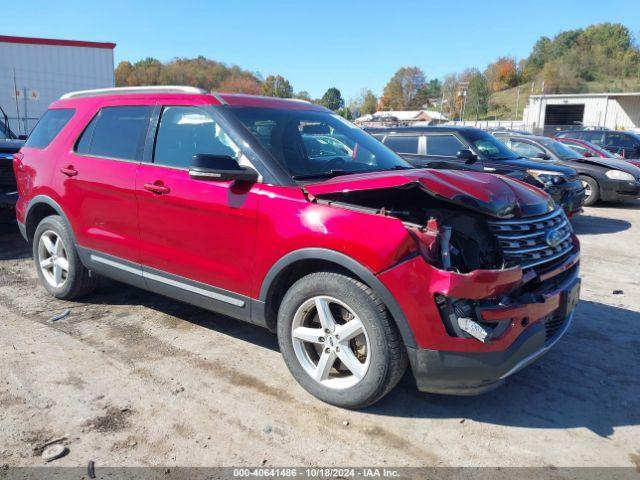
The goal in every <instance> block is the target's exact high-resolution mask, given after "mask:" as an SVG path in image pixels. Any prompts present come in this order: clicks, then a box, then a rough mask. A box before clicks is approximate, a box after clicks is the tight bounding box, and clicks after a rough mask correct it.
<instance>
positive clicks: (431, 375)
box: [407, 312, 573, 395]
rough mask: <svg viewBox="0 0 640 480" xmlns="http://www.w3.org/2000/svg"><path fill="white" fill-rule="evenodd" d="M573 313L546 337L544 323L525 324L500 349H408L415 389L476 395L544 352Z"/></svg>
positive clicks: (500, 382)
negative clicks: (458, 350) (480, 350)
mask: <svg viewBox="0 0 640 480" xmlns="http://www.w3.org/2000/svg"><path fill="white" fill-rule="evenodd" d="M572 320H573V312H571V313H570V314H569V315H567V316H566V317H565V318H563V319H562V327H561V329H560V330H559V331H558V333H557V334H555V335H554V336H553V338H552V339H550V340H547V339H546V338H547V334H546V330H547V329H546V328H545V322H543V321H540V322H536V323H535V324H534V325H532V326H531V327H529V328H528V329H527V330H526V331H525V332H524V333H522V335H520V336H519V337H518V338H517V339H516V341H515V342H514V343H513V344H511V346H510V347H509V348H507V349H506V350H504V351H501V352H487V353H477V352H476V353H464V352H443V351H438V350H429V349H418V348H409V349H407V351H408V354H409V361H410V363H411V369H412V371H413V375H414V377H415V379H416V384H417V386H418V390H420V391H422V392H428V393H439V394H447V395H478V394H481V393H485V392H488V391H490V390H493V389H494V388H497V387H499V386H500V385H502V384H503V383H504V381H505V380H506V378H507V377H509V376H511V375H513V374H514V373H516V372H518V371H520V370H522V369H523V368H525V367H526V366H527V365H530V364H531V363H533V362H535V361H536V360H537V359H538V358H540V357H541V356H542V355H544V354H545V353H547V352H548V351H549V350H550V349H551V348H552V347H553V346H554V345H555V344H556V343H557V342H558V340H560V339H561V338H562V336H563V335H564V334H565V333H566V331H567V330H568V329H569V327H570V326H571V322H572Z"/></svg>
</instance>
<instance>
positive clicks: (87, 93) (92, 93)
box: [60, 85, 210, 100]
mask: <svg viewBox="0 0 640 480" xmlns="http://www.w3.org/2000/svg"><path fill="white" fill-rule="evenodd" d="M131 93H191V94H202V93H210V92H208V91H206V90H204V89H202V88H198V87H185V86H180V85H156V86H149V87H116V88H97V89H95V90H79V91H77V92H69V93H65V94H64V95H62V96H61V97H60V100H65V99H68V98H81V97H96V96H98V95H127V94H131Z"/></svg>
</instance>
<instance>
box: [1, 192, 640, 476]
mask: <svg viewBox="0 0 640 480" xmlns="http://www.w3.org/2000/svg"><path fill="white" fill-rule="evenodd" d="M638 225H640V203H631V204H626V205H623V206H607V207H598V208H588V209H586V211H585V213H584V215H583V216H581V217H580V218H578V219H577V220H576V221H575V222H574V226H575V228H576V231H577V232H578V234H579V236H580V239H581V241H582V247H583V256H582V277H583V294H582V300H581V302H580V304H579V306H578V309H577V314H576V317H575V322H574V325H573V327H572V328H571V329H570V331H569V332H568V333H567V335H566V337H565V338H564V339H563V340H562V341H560V342H559V343H558V345H556V348H555V349H554V350H552V351H551V352H550V353H548V354H547V355H546V356H545V357H544V358H543V359H542V360H541V361H539V362H538V363H537V364H535V365H533V366H531V367H529V368H527V369H526V370H524V371H522V372H520V374H518V375H516V376H515V377H512V378H511V379H510V381H509V382H508V383H507V385H506V386H505V387H504V388H500V389H498V390H495V391H493V392H491V393H488V394H486V395H483V396H479V397H447V396H435V395H425V394H421V393H419V392H417V391H416V390H415V388H414V386H413V384H412V379H411V377H410V376H407V377H405V379H404V380H403V381H402V382H401V384H400V386H399V387H398V388H396V390H394V392H392V393H391V394H390V395H389V396H387V397H386V398H385V399H384V400H383V401H381V402H380V403H378V404H377V405H375V406H373V407H371V408H369V409H367V410H365V411H361V412H351V411H346V410H340V409H337V408H334V407H330V406H328V405H325V404H323V403H321V402H319V401H317V400H315V399H314V398H312V397H311V396H310V395H308V394H307V393H306V392H305V391H303V390H302V389H301V388H300V387H298V385H297V384H296V383H295V382H294V380H293V379H292V377H291V376H290V375H289V373H288V371H287V369H286V367H285V365H284V363H283V361H282V359H281V358H280V354H279V353H278V348H277V342H276V338H275V336H273V335H271V334H270V333H268V332H267V331H265V330H262V329H260V328H258V327H254V326H251V325H248V324H243V323H240V322H236V321H234V320H231V319H228V318H225V317H221V316H217V315H213V314H210V313H207V312H204V311H202V310H198V309H196V308H193V307H190V306H187V305H184V304H180V303H178V302H174V301H172V300H169V299H165V298H163V297H159V296H157V295H154V294H151V293H147V292H144V291H141V290H137V289H135V288H131V287H128V286H125V285H121V284H117V283H115V282H110V281H106V280H105V281H104V282H103V284H102V285H101V287H100V289H99V290H98V291H97V292H96V293H95V294H94V295H92V296H91V297H89V298H86V299H83V300H82V301H81V302H76V303H73V302H64V301H58V300H55V299H53V298H52V297H49V296H48V295H46V294H45V291H44V289H43V288H41V287H40V286H39V285H38V282H37V277H36V273H35V269H34V267H33V265H32V262H31V258H30V254H29V251H28V249H27V248H26V245H25V243H24V242H23V240H22V238H21V237H20V236H19V234H18V233H17V230H14V229H13V228H4V229H3V232H2V233H1V234H0V405H1V408H0V465H2V464H8V465H10V466H31V465H42V464H43V460H42V459H41V458H40V456H39V453H40V450H41V447H42V445H43V444H44V443H46V442H47V441H49V440H51V439H54V438H57V437H66V440H65V444H66V445H67V446H68V448H69V450H70V453H69V454H68V455H67V456H66V457H64V458H61V459H59V460H56V461H55V462H53V464H55V465H57V466H86V465H87V462H88V461H89V460H94V461H95V462H96V464H97V465H109V466H122V465H126V466H134V465H141V466H142V465H144V466H147V465H149V466H151V465H153V466H171V465H180V466H222V465H223V466H229V465H237V466H240V465H248V466H256V465H266V466H273V465H277V466H294V465H295V466H306V465H323V466H358V465H360V466H366V465H379V466H384V465H389V466H432V465H442V466H471V465H473V466H482V465H491V466H509V465H523V466H524V465H526V466H558V467H559V466H592V465H599V466H626V467H631V466H634V465H635V466H636V467H637V468H639V469H640V375H639V373H638V368H639V366H640V333H639V332H638V330H639V327H640V295H638V288H639V286H640V269H639V268H638V265H639V263H640V229H639V228H638ZM614 290H622V291H623V292H624V293H622V294H613V291H614ZM66 308H69V309H70V311H71V313H70V315H69V316H67V317H66V318H64V319H62V320H59V321H56V322H50V321H49V319H50V318H51V317H53V316H54V315H56V314H58V313H60V312H61V311H63V310H64V309H66Z"/></svg>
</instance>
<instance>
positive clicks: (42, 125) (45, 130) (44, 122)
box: [25, 108, 75, 148]
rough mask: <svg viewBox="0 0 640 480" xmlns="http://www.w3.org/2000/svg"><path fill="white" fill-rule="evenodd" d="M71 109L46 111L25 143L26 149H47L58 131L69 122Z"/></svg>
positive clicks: (72, 112)
mask: <svg viewBox="0 0 640 480" xmlns="http://www.w3.org/2000/svg"><path fill="white" fill-rule="evenodd" d="M74 113H75V110H74V109H73V108H59V109H54V110H47V111H46V112H45V114H44V115H43V116H42V118H41V119H40V121H39V122H38V124H37V125H36V127H35V128H34V129H33V132H31V135H29V138H28V139H27V141H26V142H25V146H26V147H31V148H47V146H49V144H50V143H51V142H52V141H53V139H54V138H56V135H58V133H60V130H62V129H63V128H64V126H65V125H66V124H67V123H68V122H69V120H71V117H73V114H74Z"/></svg>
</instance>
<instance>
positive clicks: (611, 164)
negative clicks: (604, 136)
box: [571, 157, 640, 178]
mask: <svg viewBox="0 0 640 480" xmlns="http://www.w3.org/2000/svg"><path fill="white" fill-rule="evenodd" d="M571 161H572V162H577V163H587V164H590V165H598V166H601V167H607V168H611V169H614V170H621V171H623V172H627V173H630V174H631V175H633V176H634V177H635V178H640V168H638V167H637V166H635V165H633V164H632V163H630V162H628V161H627V160H622V159H618V158H603V157H587V158H581V159H576V160H571Z"/></svg>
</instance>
